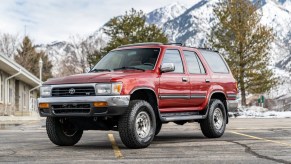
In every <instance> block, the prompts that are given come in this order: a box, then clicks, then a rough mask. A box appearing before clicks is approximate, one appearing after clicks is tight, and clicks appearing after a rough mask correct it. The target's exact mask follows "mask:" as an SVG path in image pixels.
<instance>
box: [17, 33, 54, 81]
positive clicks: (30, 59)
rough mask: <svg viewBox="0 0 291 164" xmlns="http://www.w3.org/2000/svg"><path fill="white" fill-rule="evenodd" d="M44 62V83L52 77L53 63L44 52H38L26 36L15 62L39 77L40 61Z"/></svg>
mask: <svg viewBox="0 0 291 164" xmlns="http://www.w3.org/2000/svg"><path fill="white" fill-rule="evenodd" d="M40 58H42V61H43V71H42V73H43V79H42V80H43V81H46V80H47V79H48V78H50V77H52V72H51V69H52V63H51V61H50V60H49V59H48V56H47V55H46V54H45V53H44V52H43V51H40V52H36V50H35V47H34V45H33V44H32V42H31V40H30V39H29V37H28V36H25V37H24V39H23V41H22V44H21V46H20V48H19V49H17V54H16V55H15V58H14V60H15V61H16V62H17V63H18V64H20V65H21V66H23V67H24V68H25V69H27V70H28V71H29V72H31V73H32V74H34V75H35V76H37V77H39V60H40Z"/></svg>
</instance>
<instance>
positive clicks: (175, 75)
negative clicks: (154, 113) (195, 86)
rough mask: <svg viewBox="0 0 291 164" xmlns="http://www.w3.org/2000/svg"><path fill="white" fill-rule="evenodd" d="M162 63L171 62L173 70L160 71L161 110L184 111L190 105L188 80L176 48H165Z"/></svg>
mask: <svg viewBox="0 0 291 164" xmlns="http://www.w3.org/2000/svg"><path fill="white" fill-rule="evenodd" d="M162 63H173V64H174V65H175V70H174V71H173V72H166V73H162V74H161V76H160V84H159V108H160V111H161V112H180V111H186V110H187V108H189V107H190V106H191V105H190V82H189V77H188V75H187V74H186V72H185V69H184V65H183V60H182V57H181V53H180V51H179V50H178V49H167V50H166V52H165V55H164V58H163V62H162Z"/></svg>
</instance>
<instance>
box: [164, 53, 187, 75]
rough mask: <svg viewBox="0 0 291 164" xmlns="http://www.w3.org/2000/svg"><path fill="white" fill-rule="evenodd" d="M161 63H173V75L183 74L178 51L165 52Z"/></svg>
mask: <svg viewBox="0 0 291 164" xmlns="http://www.w3.org/2000/svg"><path fill="white" fill-rule="evenodd" d="M163 63H174V65H175V71H174V72H175V73H183V72H184V69H183V63H182V59H181V55H180V53H179V51H178V50H166V53H165V56H164V59H163Z"/></svg>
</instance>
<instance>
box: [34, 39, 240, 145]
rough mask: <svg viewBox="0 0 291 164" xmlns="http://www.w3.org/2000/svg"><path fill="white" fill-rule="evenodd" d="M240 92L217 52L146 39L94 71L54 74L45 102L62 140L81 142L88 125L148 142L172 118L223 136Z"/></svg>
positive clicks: (56, 139) (44, 112)
mask: <svg viewBox="0 0 291 164" xmlns="http://www.w3.org/2000/svg"><path fill="white" fill-rule="evenodd" d="M237 92H238V89H237V84H236V81H235V79H234V78H233V76H232V74H231V71H230V69H229V68H228V66H227V63H226V62H225V61H224V59H223V57H222V56H221V55H219V54H218V53H217V52H214V51H210V50H207V49H199V48H198V49H197V48H192V47H185V46H182V45H180V44H161V43H139V44H131V45H125V46H120V47H118V48H117V49H114V50H112V51H110V52H109V53H108V54H107V55H106V56H104V57H103V58H102V59H101V60H100V61H99V62H98V63H97V64H96V66H95V67H94V68H92V69H91V71H90V72H88V73H85V74H78V75H72V76H68V77H62V78H54V79H50V80H48V81H47V82H45V83H44V84H43V86H42V87H41V98H39V99H38V106H39V113H40V115H41V116H43V117H47V119H46V129H47V134H48V137H49V138H50V140H51V141H52V142H53V143H54V144H56V145H60V146H70V145H74V144H76V143H77V142H78V141H79V140H80V138H81V137H82V134H83V131H84V130H118V131H119V135H120V138H121V140H122V142H123V143H124V145H125V146H127V147H128V148H145V147H147V146H149V145H150V143H151V142H152V140H153V138H154V136H155V135H157V134H158V133H159V131H160V130H161V127H162V124H164V123H168V122H174V123H176V124H178V125H183V124H185V123H187V122H198V123H200V127H201V130H202V132H203V134H204V135H205V136H206V137H209V138H217V137H220V136H222V135H223V133H224V130H225V127H226V124H227V123H228V111H229V110H232V109H234V108H236V107H237V101H236V95H237Z"/></svg>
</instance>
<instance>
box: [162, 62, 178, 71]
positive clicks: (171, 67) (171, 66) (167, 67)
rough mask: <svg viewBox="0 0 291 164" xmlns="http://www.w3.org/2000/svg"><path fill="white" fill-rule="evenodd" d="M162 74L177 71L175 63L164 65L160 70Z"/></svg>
mask: <svg viewBox="0 0 291 164" xmlns="http://www.w3.org/2000/svg"><path fill="white" fill-rule="evenodd" d="M160 70H161V72H173V71H175V65H174V63H163V64H162V65H161V68H160Z"/></svg>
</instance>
